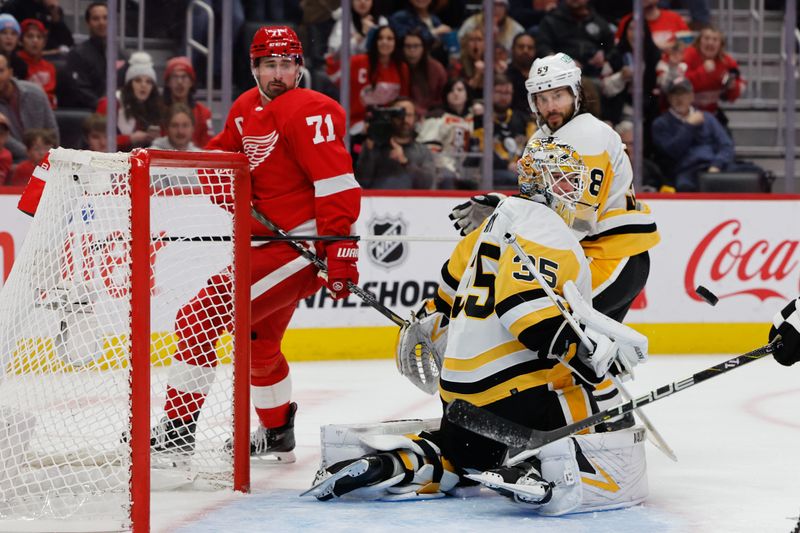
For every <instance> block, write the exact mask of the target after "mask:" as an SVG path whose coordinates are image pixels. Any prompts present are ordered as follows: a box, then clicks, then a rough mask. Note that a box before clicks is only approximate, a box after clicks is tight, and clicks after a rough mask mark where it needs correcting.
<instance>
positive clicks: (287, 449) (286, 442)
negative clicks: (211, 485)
mask: <svg viewBox="0 0 800 533" xmlns="http://www.w3.org/2000/svg"><path fill="white" fill-rule="evenodd" d="M296 413H297V404H296V403H294V402H292V403H291V404H289V420H288V421H287V422H286V424H284V425H282V426H281V427H277V428H265V427H264V426H261V425H259V426H258V429H257V430H255V431H254V432H253V433H251V434H250V456H251V457H258V458H260V459H263V460H264V461H266V462H270V463H293V462H295V459H296V458H295V455H294V447H295V440H294V417H295V414H296ZM232 447H233V442H232V441H231V440H230V439H229V440H228V442H226V443H225V449H227V450H230V449H231V448H232Z"/></svg>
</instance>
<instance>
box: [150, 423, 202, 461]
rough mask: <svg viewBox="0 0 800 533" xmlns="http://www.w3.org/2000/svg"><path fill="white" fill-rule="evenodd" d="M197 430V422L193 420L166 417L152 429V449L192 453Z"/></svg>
mask: <svg viewBox="0 0 800 533" xmlns="http://www.w3.org/2000/svg"><path fill="white" fill-rule="evenodd" d="M196 430H197V422H195V421H193V420H192V421H186V420H182V419H174V420H171V419H169V418H166V417H164V418H162V419H161V421H160V422H159V423H158V425H156V426H155V427H153V428H152V429H151V430H150V449H151V450H153V451H154V452H157V453H176V454H182V455H192V454H193V453H194V444H195V442H194V433H195V431H196Z"/></svg>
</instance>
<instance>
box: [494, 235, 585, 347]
mask: <svg viewBox="0 0 800 533" xmlns="http://www.w3.org/2000/svg"><path fill="white" fill-rule="evenodd" d="M517 242H518V243H519V244H520V246H522V248H523V250H525V252H526V253H527V254H528V255H529V256H530V257H531V258H532V259H533V262H534V264H535V265H536V268H537V269H538V271H539V273H540V274H541V275H542V278H544V281H545V282H546V283H548V284H549V285H550V286H551V287H552V288H553V289H554V290H555V291H556V292H557V293H558V292H561V287H562V286H563V285H564V283H565V282H566V281H567V280H575V279H578V273H579V272H580V263H579V261H578V258H577V257H575V252H573V251H572V250H570V249H558V248H551V247H549V246H545V245H543V244H540V243H535V242H532V241H529V240H526V239H524V238H522V237H520V236H519V235H518V236H517ZM538 291H541V294H539V293H538ZM532 297H536V298H535V299H533V300H531V298H532ZM495 301H496V302H497V306H496V307H497V312H498V315H499V316H500V317H501V319H502V317H503V315H506V314H509V317H512V316H513V317H517V316H518V315H519V314H520V312H522V310H521V309H515V308H517V307H519V306H525V307H523V308H522V309H524V310H525V311H524V312H525V313H526V314H529V315H531V316H530V319H528V320H525V319H524V318H515V319H513V320H514V322H513V324H514V329H511V327H509V330H511V333H512V334H514V335H515V336H518V335H519V333H520V332H521V331H523V330H524V329H526V328H528V327H531V326H532V325H535V323H536V322H540V321H541V320H544V319H546V318H550V317H552V316H555V315H557V314H558V310H557V309H556V308H555V306H553V305H552V303H550V304H549V305H548V306H547V308H545V307H543V302H545V301H547V302H549V301H550V300H549V298H547V296H546V295H545V294H544V291H543V290H542V289H541V286H540V285H539V283H538V282H537V281H536V279H535V278H534V277H533V275H532V274H531V273H530V272H529V271H528V269H527V267H525V266H524V265H522V262H521V261H520V260H519V258H517V256H516V253H515V252H514V249H513V248H512V247H510V246H509V247H507V248H506V249H505V251H504V252H503V256H502V257H501V258H500V270H499V272H498V275H497V280H496V281H495ZM548 308H551V309H548ZM507 321H508V318H507V319H506V321H505V322H507ZM507 326H510V325H509V324H507Z"/></svg>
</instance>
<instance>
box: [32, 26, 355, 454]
mask: <svg viewBox="0 0 800 533" xmlns="http://www.w3.org/2000/svg"><path fill="white" fill-rule="evenodd" d="M250 60H251V70H252V73H253V77H254V78H255V80H256V87H254V88H252V89H250V90H248V91H246V92H245V93H244V94H242V95H241V96H240V97H239V98H237V99H236V101H235V102H234V103H233V105H232V106H231V109H230V111H229V113H228V117H227V119H226V121H225V126H224V129H223V130H222V132H221V133H220V134H218V135H217V136H216V137H214V138H213V139H211V141H210V142H209V143H208V146H207V148H208V149H209V150H224V151H230V152H241V153H244V154H245V155H246V156H247V158H248V161H249V167H250V176H251V183H252V193H251V194H252V198H251V203H252V205H253V207H254V208H255V209H257V210H258V211H260V212H261V213H263V214H264V215H265V216H267V217H268V218H269V219H271V220H272V221H273V222H274V223H275V224H276V225H278V226H279V227H281V228H282V229H283V230H285V231H287V232H288V233H290V234H302V235H308V234H310V233H314V232H316V233H318V234H320V235H349V234H350V229H351V227H352V225H353V224H354V223H355V221H356V219H357V218H358V215H359V213H360V210H361V188H360V187H359V185H358V182H356V179H355V177H354V175H353V164H352V160H351V159H350V155H349V154H348V152H347V150H346V149H345V146H344V142H343V138H344V135H345V131H344V128H345V126H344V125H345V115H344V109H342V107H341V106H340V105H339V104H338V103H337V102H335V101H334V100H332V99H330V98H328V97H327V96H324V95H323V94H321V93H318V92H316V91H312V90H308V89H302V88H298V87H297V86H298V83H299V82H300V78H301V76H302V70H301V69H302V66H303V48H302V45H301V44H300V40H299V39H298V38H297V35H296V34H295V33H294V31H293V30H291V29H290V28H288V27H285V26H277V27H261V28H259V30H258V31H257V32H256V33H255V36H254V37H253V41H252V44H251V46H250ZM49 168H50V165H49V161H48V159H47V158H45V159H44V161H42V163H41V164H40V165H39V166H37V167H36V169H35V170H34V173H33V179H31V180H30V183H29V184H28V187H27V188H26V189H25V191H24V192H23V194H22V197H21V199H20V202H19V204H18V207H19V209H20V210H21V211H23V212H25V213H28V214H33V213H35V211H36V208H37V206H38V203H39V200H40V199H41V194H42V191H43V189H44V186H45V183H46V181H47V178H48V173H49ZM204 185H205V186H208V185H211V184H207V183H206V184H204ZM252 231H253V233H254V234H256V235H269V234H271V233H270V232H269V231H268V230H267V229H266V228H264V227H263V226H261V225H260V224H258V223H257V222H255V221H254V222H253V230H252ZM317 253H318V254H319V256H320V257H321V258H322V259H325V260H326V262H327V271H328V275H327V279H326V280H325V281H324V284H325V285H326V287H327V290H328V291H329V293H330V294H331V296H332V297H333V298H335V299H339V298H345V297H346V296H347V295H348V294H349V291H348V289H347V283H348V282H353V283H357V282H358V268H357V259H358V257H357V256H358V246H357V244H356V242H355V241H347V240H345V241H336V242H330V243H328V244H325V245H322V246H318V247H317ZM251 254H252V255H251V258H250V265H251V269H252V270H251V282H252V288H251V299H252V304H251V324H250V330H251V338H252V341H251V342H252V344H251V373H250V375H251V381H250V383H251V397H252V400H253V404H254V406H255V411H256V414H257V415H258V419H259V422H260V425H259V428H258V430H257V431H256V432H255V433H253V435H252V436H251V439H250V452H251V454H252V455H258V456H265V457H267V458H270V457H271V458H274V459H275V461H280V462H290V461H293V460H294V454H293V452H292V450H293V449H294V446H295V439H294V417H295V412H296V410H297V404H295V403H292V402H291V401H290V400H291V390H292V384H291V377H290V374H289V365H288V363H287V362H286V358H285V356H284V355H283V353H282V352H281V340H282V338H283V335H284V333H285V331H286V328H287V327H288V325H289V321H290V320H291V318H292V315H293V314H294V310H295V308H296V307H297V303H298V302H299V301H300V300H301V299H303V298H306V297H308V296H310V295H311V294H313V293H315V292H316V291H317V290H318V289H319V288H320V287H321V286H322V285H323V280H322V278H320V277H319V275H318V271H317V269H316V268H315V267H314V266H313V265H311V264H310V263H309V262H308V261H307V260H306V259H304V258H303V257H301V256H300V255H299V254H298V253H297V252H296V251H295V250H294V248H292V247H291V246H289V245H288V244H287V243H286V242H280V241H273V242H269V243H267V244H264V245H262V246H259V247H257V248H252V252H251ZM226 278H227V275H226V272H221V273H219V274H217V275H215V276H213V277H212V278H211V279H209V280H208V282H207V284H206V287H204V288H203V289H201V290H200V292H199V293H198V294H197V295H196V296H195V297H194V298H192V299H191V300H190V301H189V303H188V304H186V305H185V306H184V307H183V308H181V309H180V310H179V311H178V313H177V317H176V325H175V330H176V332H175V333H176V336H177V340H178V343H177V344H178V347H177V351H176V353H175V355H174V358H173V361H172V364H171V365H170V370H169V375H168V377H167V390H166V400H165V404H164V411H165V416H164V418H163V419H162V420H161V422H160V423H159V424H158V425H157V426H156V427H155V428H153V429H152V431H151V435H152V438H151V441H150V444H151V447H152V448H153V450H154V451H156V452H161V453H171V454H180V455H191V454H192V453H193V452H194V444H195V438H194V433H195V430H196V427H197V419H198V416H199V414H200V410H201V409H202V407H203V403H204V401H205V396H206V393H207V391H208V390H209V388H210V386H211V384H212V383H213V381H214V377H215V367H216V364H217V358H216V357H217V356H216V352H215V351H214V346H215V344H216V341H217V340H218V339H219V337H220V335H221V334H222V332H223V331H225V330H228V331H230V329H231V327H232V325H231V324H228V323H225V322H226V319H225V317H230V316H232V313H231V312H230V308H231V306H232V303H233V302H232V301H231V298H230V295H231V290H230V287H229V286H227V287H226V281H225V279H226ZM212 310H213V311H212ZM228 320H229V319H228ZM198 333H202V335H198Z"/></svg>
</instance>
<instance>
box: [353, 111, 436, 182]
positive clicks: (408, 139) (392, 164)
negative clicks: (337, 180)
mask: <svg viewBox="0 0 800 533" xmlns="http://www.w3.org/2000/svg"><path fill="white" fill-rule="evenodd" d="M416 119H417V110H416V106H414V102H413V100H411V99H410V98H408V97H405V96H401V97H399V98H396V99H395V100H394V101H393V102H392V103H391V104H390V106H389V107H388V108H386V107H377V108H372V109H371V110H370V111H369V113H368V115H367V139H366V141H364V145H363V150H362V151H361V154H360V155H359V157H358V164H357V166H356V180H358V183H359V184H360V185H361V186H362V187H363V188H365V189H430V188H432V187H433V184H434V182H435V179H434V178H435V171H434V170H433V169H434V163H433V156H432V154H431V152H430V150H428V149H427V148H426V147H425V146H423V145H422V144H420V143H418V142H417V141H416V139H415V132H414V126H415V125H416Z"/></svg>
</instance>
